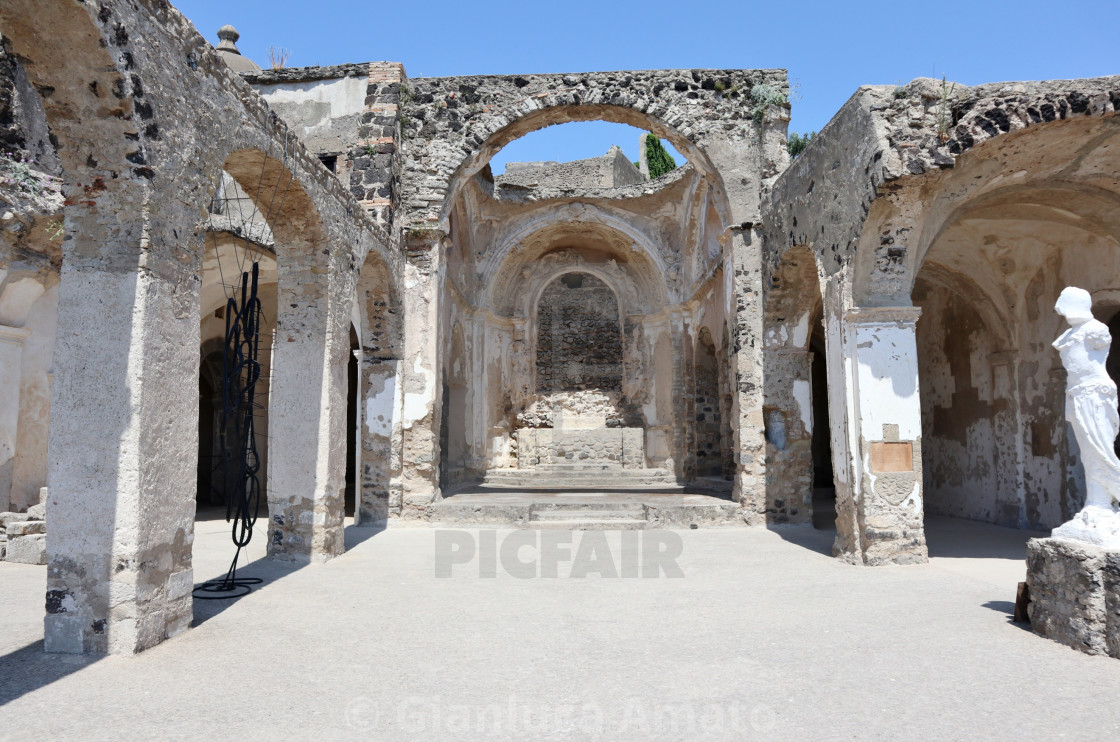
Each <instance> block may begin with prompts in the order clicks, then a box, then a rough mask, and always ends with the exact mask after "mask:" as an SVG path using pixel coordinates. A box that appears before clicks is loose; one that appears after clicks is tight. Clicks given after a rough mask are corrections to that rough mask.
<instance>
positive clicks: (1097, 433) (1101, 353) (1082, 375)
mask: <svg viewBox="0 0 1120 742" xmlns="http://www.w3.org/2000/svg"><path fill="white" fill-rule="evenodd" d="M1092 306H1093V300H1092V297H1090V296H1089V292H1088V291H1086V290H1085V289H1079V288H1075V287H1073V286H1070V287H1069V288H1066V289H1065V290H1064V291H1062V294H1061V296H1059V297H1058V303H1057V304H1055V305H1054V309H1055V310H1056V311H1057V312H1058V314H1060V315H1062V316H1063V317H1065V318H1066V321H1067V322H1069V325H1070V327H1069V329H1068V330H1066V331H1065V332H1063V333H1062V334H1061V336H1060V337H1059V338H1058V339H1057V340H1055V341H1054V347H1055V348H1057V349H1058V352H1059V353H1060V354H1061V356H1062V365H1063V366H1065V369H1066V420H1068V421H1069V424H1070V426H1072V427H1073V434H1074V437H1075V438H1076V439H1077V446H1078V448H1080V449H1081V463H1082V465H1083V466H1084V467H1085V490H1086V494H1085V507H1084V508H1082V509H1081V512H1079V513H1077V515H1075V516H1073V518H1072V519H1070V521H1069V522H1068V523H1063V524H1062V525H1060V526H1058V527H1057V528H1055V529H1054V531H1053V534H1052V535H1053V537H1054V538H1061V539H1068V540H1070V541H1083V542H1087V543H1090V544H1096V545H1097V546H1102V547H1104V548H1106V549H1120V510H1118V505H1120V460H1118V459H1117V458H1116V452H1115V450H1114V448H1113V444H1114V443H1115V441H1116V434H1117V433H1118V432H1120V414H1118V413H1117V410H1116V384H1115V383H1114V382H1113V381H1112V379H1111V378H1109V375H1108V372H1107V371H1106V370H1105V365H1104V364H1105V359H1107V358H1108V347H1109V345H1111V343H1112V337H1111V336H1110V335H1109V332H1108V327H1106V326H1105V325H1104V323H1102V322H1099V321H1097V320H1096V319H1094V318H1093V312H1092Z"/></svg>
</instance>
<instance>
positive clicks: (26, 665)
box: [0, 639, 101, 706]
mask: <svg viewBox="0 0 1120 742" xmlns="http://www.w3.org/2000/svg"><path fill="white" fill-rule="evenodd" d="M100 659H101V658H100V657H89V656H86V655H82V654H47V653H46V652H44V651H43V640H42V639H40V640H38V641H36V642H32V643H31V644H28V645H27V646H26V647H21V648H19V649H17V650H15V651H14V652H9V653H8V654H6V655H4V656H3V657H0V678H3V682H0V706H3V705H4V704H6V703H9V702H11V701H14V700H16V699H17V698H19V697H20V696H23V695H26V694H28V693H31V692H32V691H36V690H39V689H40V688H43V687H45V686H48V685H50V684H51V683H53V682H55V681H56V680H61V679H62V678H64V677H66V676H67V675H70V674H72V673H75V672H77V671H78V670H84V669H85V668H87V667H89V666H90V665H92V664H93V663H94V662H97V661H98V660H100Z"/></svg>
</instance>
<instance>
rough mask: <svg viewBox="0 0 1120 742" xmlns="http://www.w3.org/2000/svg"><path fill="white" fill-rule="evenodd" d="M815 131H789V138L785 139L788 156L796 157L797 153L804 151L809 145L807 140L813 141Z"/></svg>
mask: <svg viewBox="0 0 1120 742" xmlns="http://www.w3.org/2000/svg"><path fill="white" fill-rule="evenodd" d="M816 135H817V132H815V131H810V132H806V133H804V134H798V133H797V132H796V131H794V132H790V135H789V138H788V139H787V140H786V149H787V150H788V151H789V156H790V158H796V157H797V156H798V155H799V154H801V153H802V152H804V151H805V148H806V147H808V146H809V142H811V141H813V137H815V136H816Z"/></svg>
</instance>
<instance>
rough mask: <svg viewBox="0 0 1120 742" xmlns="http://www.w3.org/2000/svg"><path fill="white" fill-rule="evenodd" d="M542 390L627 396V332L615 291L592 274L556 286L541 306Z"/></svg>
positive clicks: (538, 357)
mask: <svg viewBox="0 0 1120 742" xmlns="http://www.w3.org/2000/svg"><path fill="white" fill-rule="evenodd" d="M536 361H537V363H536V372H537V390H538V391H539V392H543V393H548V392H574V391H581V390H586V389H595V390H601V391H607V392H612V391H613V392H621V391H622V327H621V325H620V324H619V317H618V299H617V297H615V295H614V292H613V291H611V289H610V287H609V286H607V285H606V284H605V283H603V282H602V281H600V280H599V279H598V278H595V277H594V276H591V275H588V274H586V273H568V274H565V275H563V276H560V277H559V278H557V279H556V280H554V281H553V282H552V283H551V284H549V285H548V287H547V288H546V289H545V290H544V293H543V294H541V298H540V300H539V301H538V303H537V354H536Z"/></svg>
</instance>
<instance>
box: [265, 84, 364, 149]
mask: <svg viewBox="0 0 1120 742" xmlns="http://www.w3.org/2000/svg"><path fill="white" fill-rule="evenodd" d="M367 85H368V80H367V78H366V77H365V76H362V77H343V78H339V79H335V80H313V81H309V82H295V83H285V84H283V85H268V86H255V87H256V90H257V92H259V93H260V94H261V95H262V96H263V97H264V99H265V100H267V101H268V104H269V105H270V106H271V107H272V108H273V109H275V110H276V112H277V113H278V114H279V115H280V116H281V117H282V118H283V119H284V120H285V121H287V122H288V124H289V125H290V126H292V127H293V128H294V129H295V131H296V133H297V134H299V135H300V137H301V138H302V139H303V140H304V141H305V142H307V143H308V146H310V147H312V148H313V149H317V148H320V147H324V145H325V149H327V150H332V149H344V147H342V146H341V145H342V144H344V143H345V142H348V141H352V140H353V139H354V138H355V137H356V136H357V122H356V120H354V121H350V120H349V119H356V118H357V117H358V116H359V115H360V114H361V113H362V111H363V109H364V107H365V100H366V87H367ZM339 119H348V120H345V121H339ZM351 123H352V124H353V130H351V126H350V124H351ZM335 143H337V144H338V145H339V146H338V147H335V146H332V145H333V144H335Z"/></svg>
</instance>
